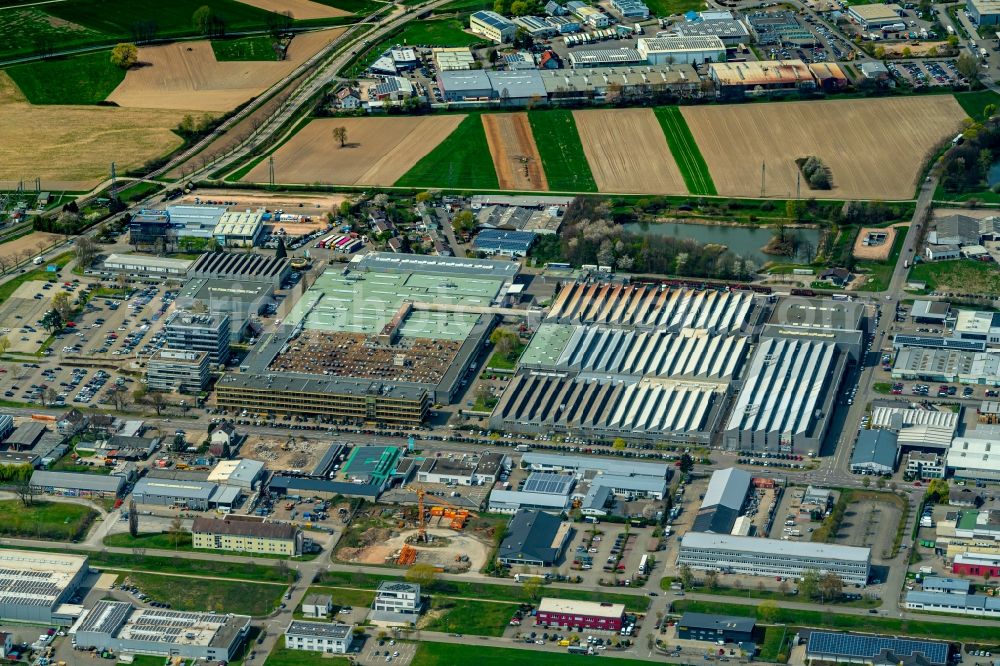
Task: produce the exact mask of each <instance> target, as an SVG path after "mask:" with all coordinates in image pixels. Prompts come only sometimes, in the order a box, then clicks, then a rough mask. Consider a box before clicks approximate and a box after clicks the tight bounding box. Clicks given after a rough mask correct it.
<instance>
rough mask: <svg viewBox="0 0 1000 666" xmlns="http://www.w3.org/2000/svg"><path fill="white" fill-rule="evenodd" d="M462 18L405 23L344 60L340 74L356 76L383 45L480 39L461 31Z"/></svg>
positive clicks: (457, 43) (476, 41)
mask: <svg viewBox="0 0 1000 666" xmlns="http://www.w3.org/2000/svg"><path fill="white" fill-rule="evenodd" d="M465 27H466V22H465V21H464V20H463V19H460V18H442V19H430V20H427V21H413V22H411V23H407V24H406V25H405V26H404V27H403V29H402V30H400V31H399V32H394V33H393V34H391V35H389V36H388V37H386V38H385V39H383V40H382V41H380V42H378V43H377V44H375V45H374V46H372V47H371V48H370V49H368V50H367V51H365V52H363V53H360V54H359V55H358V56H357V58H356V59H355V60H353V61H351V62H350V63H348V64H347V65H346V66H345V67H344V68H343V69H342V70H341V74H342V75H344V76H357V75H358V74H360V73H361V72H363V71H364V70H365V68H367V67H368V65H370V64H371V63H373V62H375V60H376V59H377V58H378V57H379V56H380V55H382V54H383V53H384V52H385V51H386V49H389V48H391V47H392V46H394V45H396V44H409V45H411V46H416V45H421V44H426V45H428V46H472V45H473V44H481V43H483V41H484V40H483V38H482V37H480V36H478V35H473V34H472V33H471V32H465V30H464V28H465Z"/></svg>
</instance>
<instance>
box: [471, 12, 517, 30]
mask: <svg viewBox="0 0 1000 666" xmlns="http://www.w3.org/2000/svg"><path fill="white" fill-rule="evenodd" d="M472 18H474V19H477V20H479V21H482V22H483V23H485V24H486V25H489V26H492V27H494V28H496V29H497V30H504V29H506V28H509V27H510V26H512V25H514V24H513V23H512V22H511V21H508V20H507V19H505V18H504V17H503V16H500V14H497V13H496V12H491V11H485V10H484V11H479V12H475V13H473V14H472Z"/></svg>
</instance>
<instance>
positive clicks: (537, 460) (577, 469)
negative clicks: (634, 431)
mask: <svg viewBox="0 0 1000 666" xmlns="http://www.w3.org/2000/svg"><path fill="white" fill-rule="evenodd" d="M521 464H522V465H524V466H526V467H527V468H528V469H530V470H532V471H536V472H571V473H572V474H574V475H576V478H577V479H580V480H582V479H591V478H593V477H594V476H600V475H602V474H607V475H610V476H619V477H635V478H642V477H645V478H651V479H658V480H660V479H662V480H664V481H665V480H667V479H669V478H670V468H669V467H667V466H666V465H663V464H661V463H648V462H632V461H624V460H612V459H610V458H596V457H593V456H567V455H560V454H555V453H525V454H524V455H523V456H521Z"/></svg>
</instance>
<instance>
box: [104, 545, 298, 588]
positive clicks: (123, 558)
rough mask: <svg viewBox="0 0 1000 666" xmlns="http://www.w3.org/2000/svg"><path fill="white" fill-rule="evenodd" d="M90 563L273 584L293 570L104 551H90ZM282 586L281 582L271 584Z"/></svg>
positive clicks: (289, 579)
mask: <svg viewBox="0 0 1000 666" xmlns="http://www.w3.org/2000/svg"><path fill="white" fill-rule="evenodd" d="M88 555H89V556H90V565H91V566H93V567H97V568H98V569H116V570H135V571H148V572H152V573H173V574H181V575H183V576H190V577H191V578H232V579H245V580H253V581H259V582H261V583H263V582H274V583H281V584H284V583H290V582H292V581H294V580H295V576H296V574H295V572H294V571H291V570H289V568H288V567H287V566H284V563H281V566H275V565H273V564H257V563H250V562H232V561H228V560H223V559H218V560H189V559H185V558H181V557H161V556H157V555H145V554H143V555H138V556H137V555H135V554H134V553H111V552H108V551H106V550H102V551H91V552H89V553H88ZM274 587H276V588H280V589H283V588H282V585H276V586H274Z"/></svg>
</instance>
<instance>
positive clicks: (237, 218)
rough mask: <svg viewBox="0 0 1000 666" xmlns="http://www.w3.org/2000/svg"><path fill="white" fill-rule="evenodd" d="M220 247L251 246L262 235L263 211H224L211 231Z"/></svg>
mask: <svg viewBox="0 0 1000 666" xmlns="http://www.w3.org/2000/svg"><path fill="white" fill-rule="evenodd" d="M212 235H213V236H215V240H216V241H217V242H218V243H219V245H221V246H222V247H253V246H255V245H259V244H260V239H261V236H263V235H264V212H263V211H249V210H248V211H243V212H226V213H225V214H224V215H223V216H222V219H220V220H219V223H218V224H217V225H215V230H214V231H213V232H212Z"/></svg>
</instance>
